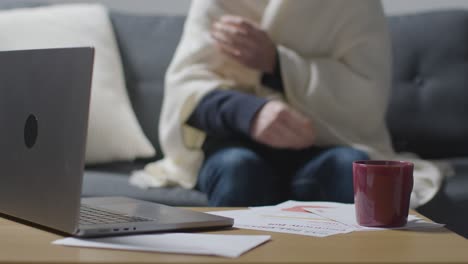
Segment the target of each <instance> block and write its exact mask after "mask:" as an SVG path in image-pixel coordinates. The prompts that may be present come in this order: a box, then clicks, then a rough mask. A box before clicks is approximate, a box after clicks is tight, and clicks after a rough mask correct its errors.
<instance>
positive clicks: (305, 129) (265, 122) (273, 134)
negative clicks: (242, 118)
mask: <svg viewBox="0 0 468 264" xmlns="http://www.w3.org/2000/svg"><path fill="white" fill-rule="evenodd" d="M250 129H251V131H250V134H251V136H252V138H253V139H254V140H256V141H258V142H260V143H263V144H265V145H268V146H271V147H275V148H290V149H304V148H308V147H311V146H312V145H313V144H314V143H315V129H314V127H313V126H312V121H311V120H310V119H309V118H307V117H306V116H304V115H303V114H301V113H300V112H298V111H296V110H294V109H293V108H292V107H290V106H288V105H287V104H286V103H283V102H282V101H277V100H273V101H269V102H267V103H266V104H265V105H264V106H263V107H262V108H261V109H260V110H259V111H258V113H257V115H256V116H255V117H254V119H253V121H252V125H251V128H250Z"/></svg>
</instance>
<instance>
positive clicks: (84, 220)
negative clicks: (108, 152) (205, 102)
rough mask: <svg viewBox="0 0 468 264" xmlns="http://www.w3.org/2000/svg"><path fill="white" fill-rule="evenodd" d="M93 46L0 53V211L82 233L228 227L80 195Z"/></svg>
mask: <svg viewBox="0 0 468 264" xmlns="http://www.w3.org/2000/svg"><path fill="white" fill-rule="evenodd" d="M93 61H94V49H93V48H89V47H79V48H62V49H40V50H18V51H3V52H0V73H1V74H0V125H1V134H0V135H1V136H0V169H1V172H0V173H1V175H0V214H1V215H2V216H5V217H7V218H11V219H14V220H19V221H20V222H26V223H32V224H35V225H37V226H40V227H45V228H46V229H48V230H50V229H52V230H55V231H58V232H60V233H66V234H69V235H73V236H77V237H97V236H110V235H124V234H125V235H126V234H135V233H146V232H155V231H174V230H181V229H184V230H185V229H199V228H224V227H231V226H232V224H233V220H232V219H230V218H226V217H221V216H215V215H210V214H206V213H202V212H195V211H191V210H184V209H180V208H175V207H169V206H165V205H161V204H156V203H151V202H146V201H141V200H136V199H130V198H125V197H100V198H84V199H81V188H82V181H83V173H84V158H85V157H84V155H85V145H86V136H87V126H88V115H89V103H90V92H91V78H92V71H93Z"/></svg>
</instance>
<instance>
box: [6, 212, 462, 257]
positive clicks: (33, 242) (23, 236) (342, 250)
mask: <svg viewBox="0 0 468 264" xmlns="http://www.w3.org/2000/svg"><path fill="white" fill-rule="evenodd" d="M193 209H194V210H200V211H206V210H214V209H213V208H209V209H208V208H193ZM224 209H228V208H224ZM218 210H219V209H218ZM412 213H414V212H412ZM206 233H212V234H257V235H258V234H269V235H271V236H272V240H271V241H269V242H267V243H266V244H264V245H261V246H259V247H258V248H256V249H254V250H252V251H250V252H247V253H246V254H244V255H242V256H241V257H239V258H235V259H229V258H222V257H210V256H194V255H180V254H159V253H145V252H132V251H117V250H106V249H88V248H72V247H64V246H55V245H52V244H51V242H52V241H54V240H56V239H59V238H62V237H61V236H59V235H57V234H53V233H50V232H46V231H43V230H40V229H37V228H34V227H31V226H27V225H23V224H19V223H16V222H13V221H10V220H7V219H4V218H0V238H1V239H0V264H3V263H444V264H445V263H468V240H467V239H464V238H463V237H461V236H458V235H456V234H454V233H452V232H450V231H448V230H447V229H445V228H441V229H435V230H434V229H433V230H424V231H402V230H399V231H397V230H387V231H369V232H352V233H349V234H342V235H335V236H330V237H325V238H317V237H308V236H300V235H292V234H283V233H270V232H263V231H254V230H239V229H231V230H219V231H210V232H206Z"/></svg>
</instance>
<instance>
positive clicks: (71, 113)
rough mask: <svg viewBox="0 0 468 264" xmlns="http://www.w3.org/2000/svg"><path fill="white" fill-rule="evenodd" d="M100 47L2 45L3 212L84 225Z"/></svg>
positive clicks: (66, 226) (71, 226)
mask: <svg viewBox="0 0 468 264" xmlns="http://www.w3.org/2000/svg"><path fill="white" fill-rule="evenodd" d="M93 60H94V49H93V48H89V47H83V48H63V49H42V50H19V51H3V52H0V72H1V74H0V125H1V134H0V174H1V175H0V213H3V214H6V215H11V216H14V217H17V218H20V219H23V220H27V221H29V222H33V223H36V224H40V225H43V226H46V227H50V228H53V229H56V230H60V231H63V232H66V233H73V232H74V231H75V228H76V226H77V220H78V214H79V208H80V194H81V185H82V174H83V168H84V156H85V145H86V133H87V127H88V114H89V101H90V89H91V79H92V70H93Z"/></svg>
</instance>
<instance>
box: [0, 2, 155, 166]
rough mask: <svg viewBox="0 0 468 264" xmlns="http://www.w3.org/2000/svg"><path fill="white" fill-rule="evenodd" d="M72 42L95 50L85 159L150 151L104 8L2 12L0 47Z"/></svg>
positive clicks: (132, 156)
mask: <svg viewBox="0 0 468 264" xmlns="http://www.w3.org/2000/svg"><path fill="white" fill-rule="evenodd" d="M76 46H92V47H95V50H96V56H95V65H94V74H93V81H92V92H91V106H90V120H89V129H88V140H87V146H86V162H87V163H100V162H108V161H114V160H132V159H135V158H137V157H150V156H152V155H154V153H155V151H154V148H153V147H152V145H151V143H150V142H149V141H148V139H147V138H146V136H145V135H144V133H143V131H142V129H141V127H140V125H139V123H138V121H137V119H136V116H135V114H134V112H133V109H132V107H131V105H130V101H129V98H128V95H127V90H126V88H125V80H124V75H123V70H122V63H121V60H120V56H119V53H118V48H117V43H116V40H115V36H114V32H113V29H112V25H111V23H110V20H109V18H108V14H107V10H106V8H105V7H103V6H101V5H98V4H73V5H56V6H46V7H38V8H21V9H13V10H7V11H0V50H16V49H38V48H57V47H76ZM44 67H47V65H44Z"/></svg>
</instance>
